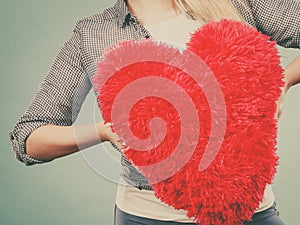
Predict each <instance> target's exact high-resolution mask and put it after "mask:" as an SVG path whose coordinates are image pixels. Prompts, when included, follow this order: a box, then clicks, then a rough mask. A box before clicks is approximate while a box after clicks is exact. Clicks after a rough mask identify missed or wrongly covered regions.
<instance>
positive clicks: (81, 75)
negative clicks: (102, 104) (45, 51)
mask: <svg viewBox="0 0 300 225" xmlns="http://www.w3.org/2000/svg"><path fill="white" fill-rule="evenodd" d="M80 29H81V23H80V21H79V22H77V24H76V26H75V28H74V30H73V33H72V35H71V37H70V38H69V39H68V40H67V41H66V42H65V43H64V45H63V46H62V48H61V49H60V51H59V52H58V54H57V56H56V58H55V60H54V62H53V64H52V66H51V67H50V70H49V72H48V74H47V75H46V76H45V78H44V79H43V81H42V83H41V84H40V86H39V89H38V91H37V93H36V95H35V97H34V99H33V100H32V102H31V104H30V105H29V107H28V108H27V110H26V112H25V113H24V114H23V115H22V116H21V118H20V119H19V121H18V122H17V124H16V125H15V127H14V129H13V131H11V132H10V133H9V136H10V140H11V144H12V147H13V150H14V152H15V154H16V157H17V159H18V160H20V161H21V162H24V163H25V164H26V165H32V164H36V163H44V162H45V161H41V160H37V159H34V158H32V157H30V156H29V155H27V154H26V150H25V142H26V139H27V137H28V136H29V135H30V134H31V132H32V131H34V130H35V129H37V128H38V127H41V126H43V125H47V124H54V125H61V126H68V125H71V124H72V123H73V121H74V120H75V119H76V117H77V115H78V113H79V110H80V106H81V104H82V102H83V101H84V99H85V97H86V95H87V93H88V92H89V90H90V89H91V83H90V81H89V79H88V77H87V76H86V75H85V72H84V69H83V64H82V62H81V60H82V57H81V49H80V42H81V35H80Z"/></svg>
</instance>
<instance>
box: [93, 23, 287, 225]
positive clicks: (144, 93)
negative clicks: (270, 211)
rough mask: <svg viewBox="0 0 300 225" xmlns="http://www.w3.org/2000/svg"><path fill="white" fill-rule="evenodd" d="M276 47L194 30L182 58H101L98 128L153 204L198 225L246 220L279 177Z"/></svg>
mask: <svg viewBox="0 0 300 225" xmlns="http://www.w3.org/2000/svg"><path fill="white" fill-rule="evenodd" d="M275 45H276V44H275V42H271V41H269V37H268V36H265V35H263V34H261V33H260V32H258V31H257V30H256V29H254V28H252V27H249V26H246V25H244V24H242V23H240V22H235V21H230V20H221V21H219V22H210V23H208V24H206V25H204V26H203V27H201V28H200V29H198V30H197V31H196V32H195V33H194V34H193V35H192V36H191V39H190V41H189V43H188V44H187V49H185V50H180V49H178V48H176V47H174V46H170V45H167V44H165V43H162V42H157V41H153V40H142V41H130V42H126V43H121V44H119V45H118V46H115V47H113V48H112V49H110V50H109V51H107V52H106V54H105V55H104V57H103V59H102V60H101V61H100V62H99V63H98V65H97V66H98V69H97V73H96V75H95V76H94V78H93V84H94V88H95V90H96V92H97V95H98V96H97V98H98V103H99V107H100V108H101V111H102V114H103V118H104V120H105V122H110V123H112V124H113V130H114V131H115V132H116V133H117V135H118V136H119V137H120V139H121V140H122V141H123V142H124V143H125V144H126V146H127V147H128V148H127V149H126V150H125V151H124V154H125V156H126V157H127V159H128V160H130V161H131V162H132V163H133V165H135V166H136V168H137V169H138V170H139V171H140V172H141V173H142V174H144V175H145V177H146V178H147V179H148V180H149V183H150V184H151V186H152V187H153V189H154V193H155V195H156V197H157V198H159V199H160V200H161V201H163V202H165V203H166V204H168V205H171V206H173V207H174V208H175V209H184V210H186V211H187V216H188V217H191V218H194V219H195V222H196V223H199V224H201V225H210V224H214V225H225V224H232V225H235V224H236V225H238V224H243V221H245V220H250V219H251V216H252V214H253V213H254V210H255V209H256V208H257V207H258V206H259V203H260V201H261V200H262V198H263V194H264V189H265V187H266V185H267V184H270V183H271V182H272V179H273V176H274V174H275V172H276V165H277V163H278V157H277V156H276V137H277V121H276V120H275V119H274V114H275V111H276V100H277V99H278V98H279V95H280V93H281V91H280V87H281V86H282V85H283V81H282V78H283V76H282V72H283V70H282V68H281V67H280V65H279V64H280V59H279V56H278V52H277V49H276V47H275Z"/></svg>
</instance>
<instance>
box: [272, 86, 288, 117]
mask: <svg viewBox="0 0 300 225" xmlns="http://www.w3.org/2000/svg"><path fill="white" fill-rule="evenodd" d="M281 90H282V92H281V95H280V97H279V99H278V101H277V109H276V113H275V118H276V119H277V120H279V118H280V116H281V113H282V108H283V103H284V98H285V94H286V92H287V90H288V85H287V83H285V84H284V86H283V87H282V88H281Z"/></svg>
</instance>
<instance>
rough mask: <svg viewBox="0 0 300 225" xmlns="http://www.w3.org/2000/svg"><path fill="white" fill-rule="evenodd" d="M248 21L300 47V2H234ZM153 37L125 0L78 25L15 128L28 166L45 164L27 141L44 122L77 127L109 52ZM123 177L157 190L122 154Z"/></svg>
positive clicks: (16, 148) (281, 42) (18, 154)
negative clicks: (29, 149) (34, 155)
mask: <svg viewBox="0 0 300 225" xmlns="http://www.w3.org/2000/svg"><path fill="white" fill-rule="evenodd" d="M231 1H232V2H233V4H234V5H235V7H236V8H237V9H238V10H239V12H240V13H241V14H242V15H243V17H244V18H245V19H246V21H247V22H248V23H249V24H250V25H252V26H254V27H256V28H257V29H258V30H260V31H261V32H263V33H265V34H267V35H269V36H271V39H272V40H276V41H277V42H278V44H279V45H282V46H285V47H294V48H300V2H297V1H294V0H265V1H262V0H244V1H245V4H244V5H246V9H245V8H244V6H242V5H241V4H240V3H239V2H238V1H237V0H231ZM144 37H151V34H150V33H149V32H148V31H147V30H146V29H145V28H144V27H143V26H141V25H140V24H139V23H138V21H137V19H136V18H135V17H134V16H132V15H131V14H130V13H129V11H128V9H127V7H126V4H125V2H124V0H117V2H116V3H115V5H114V6H112V7H110V8H108V9H105V10H104V11H103V12H102V13H100V14H97V15H93V16H90V17H86V18H83V19H81V20H79V21H78V22H77V23H76V26H75V28H74V30H73V33H72V35H71V37H70V38H69V39H68V40H67V41H66V42H65V43H64V45H63V46H62V48H61V49H60V51H59V53H58V54H57V57H56V58H55V60H54V62H53V64H52V66H51V67H50V70H49V72H48V74H47V75H46V76H45V78H44V80H43V81H42V83H41V85H40V87H39V90H38V91H37V93H36V95H35V97H34V99H33V101H32V102H31V104H30V105H29V107H28V108H27V110H26V112H25V113H24V114H23V115H22V117H21V118H20V119H19V121H18V122H17V124H16V126H15V127H14V129H13V130H12V131H11V132H10V134H9V136H10V140H11V143H12V148H13V150H14V152H15V154H16V157H17V159H18V160H20V161H22V162H24V163H25V164H26V165H32V164H36V163H45V161H41V160H37V159H34V158H32V157H30V156H29V155H27V154H26V150H25V141H26V139H27V137H28V136H29V134H30V133H31V132H32V131H33V130H35V129H37V128H38V127H40V126H43V125H46V124H54V125H60V126H69V125H72V124H73V122H74V121H75V120H76V117H77V115H78V113H79V110H80V108H81V105H82V103H83V101H84V100H85V97H86V95H87V94H88V92H89V91H90V89H91V88H92V85H91V78H92V76H93V74H94V73H95V70H96V67H95V65H96V62H97V61H99V59H100V58H101V54H102V52H103V50H105V49H107V48H108V47H110V46H112V45H114V44H117V43H118V42H120V41H124V40H130V39H136V40H140V39H141V38H144ZM121 163H122V165H123V171H122V176H123V177H124V179H125V180H126V181H127V182H128V183H130V184H132V185H134V186H136V187H140V188H144V189H151V188H150V187H149V186H148V184H147V180H146V179H145V178H144V177H143V176H142V175H141V174H139V173H138V172H137V171H136V169H135V168H134V167H132V165H131V164H130V163H129V162H128V161H127V160H126V159H125V157H122V160H121Z"/></svg>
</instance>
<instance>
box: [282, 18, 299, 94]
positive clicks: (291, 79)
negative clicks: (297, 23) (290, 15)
mask: <svg viewBox="0 0 300 225" xmlns="http://www.w3.org/2000/svg"><path fill="white" fill-rule="evenodd" d="M299 16H300V15H299ZM284 73H285V78H284V79H285V82H286V91H287V90H288V89H289V88H290V87H292V86H294V85H295V84H298V83H299V82H300V56H298V57H297V58H296V59H295V60H294V61H292V62H291V63H290V64H288V65H287V67H286V68H285V72H284Z"/></svg>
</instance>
